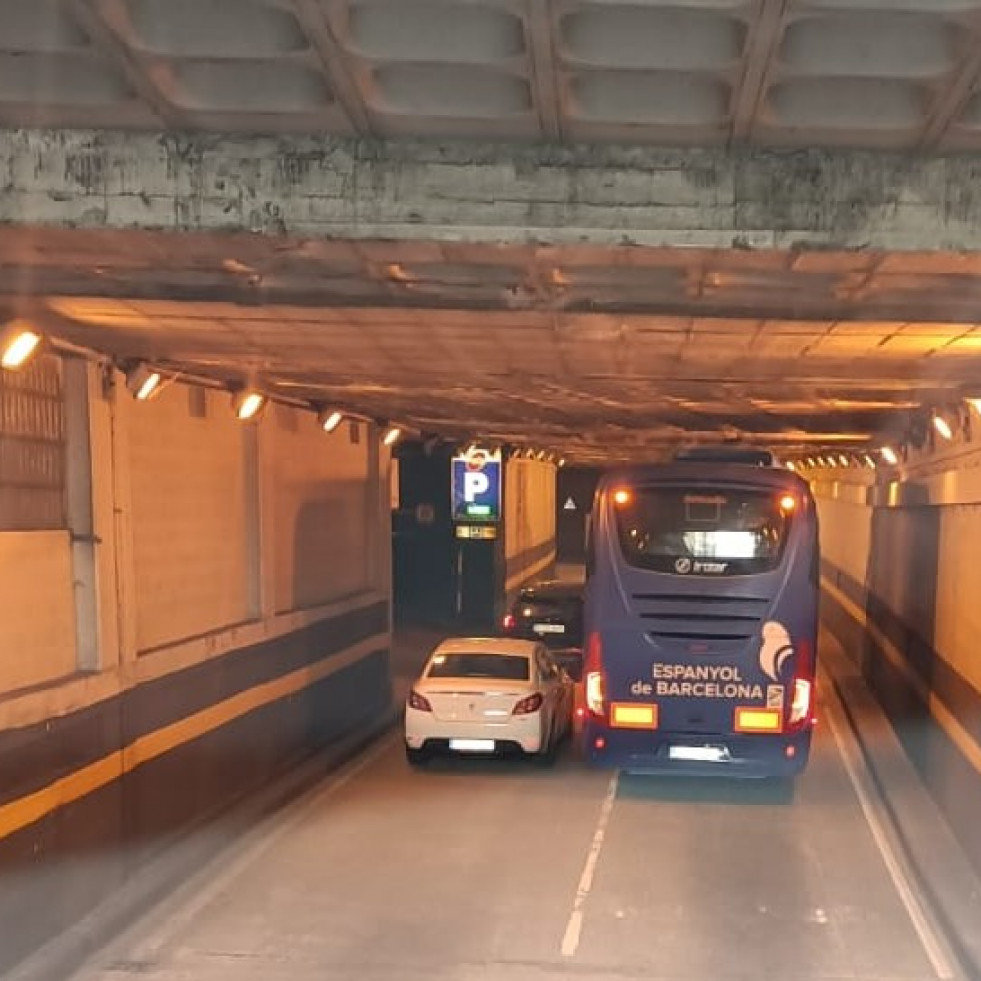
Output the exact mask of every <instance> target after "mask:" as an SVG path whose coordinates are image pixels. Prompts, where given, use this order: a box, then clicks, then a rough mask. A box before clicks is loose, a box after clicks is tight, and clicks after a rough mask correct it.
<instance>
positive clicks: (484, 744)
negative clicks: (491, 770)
mask: <svg viewBox="0 0 981 981" xmlns="http://www.w3.org/2000/svg"><path fill="white" fill-rule="evenodd" d="M450 749H452V750H453V751H454V752H455V753H493V752H494V740H493V739H451V740H450Z"/></svg>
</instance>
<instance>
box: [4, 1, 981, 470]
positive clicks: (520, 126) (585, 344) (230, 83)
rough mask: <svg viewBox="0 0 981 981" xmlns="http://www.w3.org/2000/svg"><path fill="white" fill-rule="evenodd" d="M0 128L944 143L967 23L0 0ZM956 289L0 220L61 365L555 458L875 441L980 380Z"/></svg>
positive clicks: (649, 252) (978, 83)
mask: <svg viewBox="0 0 981 981" xmlns="http://www.w3.org/2000/svg"><path fill="white" fill-rule="evenodd" d="M0 126H8V127H24V126H26V127H39V126H40V127H51V128H57V127H65V128H67V127H76V128H79V127H80V128H91V129H100V128H105V129H115V130H118V129H123V130H126V129H131V130H143V131H146V132H147V133H151V134H155V133H160V132H163V131H168V132H172V133H189V132H190V133H193V132H199V133H202V134H220V133H235V134H243V137H244V138H248V139H251V137H250V136H249V134H254V133H259V132H261V133H297V134H312V135H313V136H315V137H319V136H322V135H323V134H338V135H340V136H347V137H350V136H354V137H359V136H364V137H371V138H375V137H379V138H385V139H389V140H398V139H400V138H402V137H412V138H414V139H422V140H426V139H428V138H437V139H447V138H465V137H478V138H479V139H480V140H482V141H509V142H510V143H511V144H512V145H514V144H519V143H522V142H523V141H524V142H528V143H563V142H564V143H567V144H571V143H582V144H603V143H610V144H628V145H642V144H656V145H662V146H670V147H688V146H709V147H722V148H725V147H732V146H738V145H740V144H749V145H750V146H757V147H796V146H802V145H807V146H824V147H836V146H839V147H849V148H868V149H893V150H896V149H898V150H917V151H925V152H926V153H928V154H941V153H956V152H959V151H972V150H977V149H979V148H981V0H670V2H663V0H633V2H623V3H617V2H611V0H362V2H350V0H30V2H28V0H0ZM207 138H208V137H207V136H206V135H205V136H202V137H201V138H200V139H207ZM705 152H708V151H705ZM719 152H722V151H719ZM38 166H39V167H40V164H38ZM686 166H687V164H686ZM69 176H71V175H69ZM694 177H696V178H697V174H695V175H694ZM693 179H694V178H693ZM646 186H647V185H646V183H645V187H646ZM914 191H915V189H914V190H912V191H910V192H909V193H910V194H914ZM968 191H969V189H968V188H965V190H964V193H965V194H968ZM793 193H794V194H795V195H796V193H797V189H794V192H793ZM813 193H817V192H816V191H815V192H813ZM39 194H40V197H39V198H38V200H39V201H41V202H42V203H45V204H46V206H50V205H51V202H52V201H55V202H56V201H57V200H58V195H57V193H56V192H54V191H51V190H50V189H47V190H44V191H43V193H41V192H39ZM812 196H813V195H812ZM30 200H32V201H33V200H35V199H34V198H31V199H30ZM854 205H855V206H856V207H858V206H860V205H861V199H857V200H856V202H854ZM39 206H40V205H39ZM811 206H812V207H814V208H815V209H817V210H818V211H820V210H821V209H822V208H823V207H824V204H823V203H822V202H820V201H812V202H811ZM80 207H81V205H80ZM25 220H26V221H27V222H31V221H35V220H38V221H43V220H45V219H44V218H43V217H37V216H35V215H33V214H32V213H27V214H26V215H25ZM461 237H464V236H461ZM477 237H479V236H477ZM979 267H981V256H979V255H978V254H976V253H975V254H953V253H949V252H944V253H930V252H905V253H901V254H898V253H887V252H882V251H876V250H875V249H871V248H864V247H863V248H861V249H858V250H855V251H835V250H833V249H826V248H821V249H819V250H816V251H798V250H796V249H795V250H791V251H776V250H769V249H760V250H750V249H748V248H746V249H742V248H735V249H725V250H716V249H708V248H653V247H639V246H636V245H635V246H632V247H628V246H622V247H618V246H610V245H588V246H587V245H550V246H534V245H505V244H489V243H481V242H471V243H464V242H448V241H443V242H436V241H430V240H425V238H424V233H423V234H421V236H420V240H418V241H403V242H393V241H379V240H371V239H368V240H360V241H340V240H327V239H324V238H321V239H317V240H308V239H306V238H301V237H299V236H298V235H292V236H291V234H290V232H289V230H288V229H287V230H285V232H284V234H277V235H276V236H275V237H267V236H264V235H240V234H235V233H226V234H220V235H210V234H206V233H194V234H191V233H183V232H182V233H179V234H175V233H171V234H166V233H163V232H136V231H121V230H118V229H116V230H113V231H109V230H103V231H99V230H96V229H87V230H86V229H81V228H56V227H51V226H48V227H41V226H37V225H35V226H33V227H31V228H30V229H29V231H25V230H24V229H23V228H18V227H16V226H10V225H7V226H0V304H3V302H4V297H6V298H7V301H6V305H7V306H14V307H16V306H21V307H24V308H25V309H26V312H28V313H29V314H31V315H33V316H36V317H38V318H39V319H40V320H42V321H43V323H44V324H45V325H46V327H47V328H48V330H49V331H50V332H51V333H52V334H53V335H55V336H56V337H58V338H60V339H61V340H62V341H63V342H66V343H70V344H75V345H79V346H81V347H84V348H87V349H92V350H96V351H99V352H102V353H104V354H106V355H109V356H111V357H114V358H116V359H117V360H118V361H120V362H128V361H130V360H132V359H134V358H143V359H147V360H150V361H152V362H154V363H156V364H159V365H161V366H164V367H166V368H168V369H170V370H172V371H174V372H177V373H184V374H186V375H189V376H191V377H194V378H200V379H204V380H207V381H211V382H216V383H224V384H232V383H236V382H241V381H243V380H244V379H246V378H252V379H254V380H255V381H256V382H257V383H259V384H261V385H263V386H264V387H265V388H266V389H268V390H269V391H270V392H271V393H273V394H275V395H277V396H279V397H281V398H284V399H289V400H295V401H299V402H302V403H305V404H321V403H324V404H331V405H339V406H341V407H343V408H347V409H349V410H351V411H354V412H357V413H360V414H364V415H369V416H373V417H375V418H379V419H394V420H397V421H399V422H402V423H404V424H408V425H410V426H412V427H414V428H416V429H417V430H419V431H420V432H425V433H438V434H441V435H444V436H447V437H449V438H458V439H466V438H471V437H474V436H480V437H484V438H487V439H496V440H503V441H507V442H510V443H516V444H518V445H523V446H533V447H535V448H545V449H554V450H556V451H558V452H561V453H563V454H565V455H566V456H568V457H570V458H571V459H575V460H579V461H581V462H605V461H611V460H619V459H637V458H645V457H651V456H656V455H658V454H659V453H660V452H662V451H663V450H665V449H666V448H669V447H671V446H673V445H675V444H677V443H678V442H683V441H691V440H713V439H718V438H720V437H728V436H742V437H744V438H746V439H750V440H754V441H758V442H763V443H765V444H768V445H771V446H774V447H778V448H781V449H783V450H784V451H785V452H786V453H788V454H791V455H792V454H795V453H803V452H806V450H807V449H809V448H812V449H813V448H824V447H829V446H832V445H849V446H852V445H853V446H857V447H860V446H866V445H869V444H870V443H872V442H874V441H875V440H879V439H883V440H884V439H891V438H892V437H893V436H894V435H896V434H898V433H902V432H903V431H904V430H906V429H908V428H909V427H910V426H911V425H916V424H917V422H918V419H919V416H920V415H921V414H922V413H923V412H924V411H927V410H929V408H930V407H932V406H939V405H943V404H945V403H948V402H955V401H956V400H957V398H958V396H959V395H961V394H963V393H964V392H965V391H967V390H968V387H969V386H971V385H972V384H973V383H974V382H975V380H977V379H981V315H979V314H978V313H977V311H978V310H981V279H979V278H978V273H979V271H981V269H979ZM975 318H979V320H978V321H976V319H975Z"/></svg>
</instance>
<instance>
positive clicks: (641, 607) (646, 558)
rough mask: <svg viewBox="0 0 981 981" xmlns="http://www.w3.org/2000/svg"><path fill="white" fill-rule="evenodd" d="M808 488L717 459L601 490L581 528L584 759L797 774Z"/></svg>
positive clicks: (633, 472)
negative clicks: (583, 535) (583, 543)
mask: <svg viewBox="0 0 981 981" xmlns="http://www.w3.org/2000/svg"><path fill="white" fill-rule="evenodd" d="M818 568H819V561H818V527H817V514H816V512H815V506H814V499H813V497H812V496H811V493H810V490H809V488H808V485H807V483H806V482H805V481H804V480H802V479H801V478H800V477H799V476H797V475H796V474H794V473H793V472H791V471H790V470H788V469H785V468H784V467H782V466H778V465H776V464H775V463H774V461H773V458H772V456H771V455H770V454H769V453H767V452H766V451H751V450H746V449H728V448H720V449H718V450H712V449H708V448H706V449H703V450H693V451H689V452H688V453H687V454H679V457H678V458H676V460H675V462H673V463H665V464H651V465H643V466H633V467H624V468H622V469H617V470H613V471H610V472H608V473H606V474H604V475H603V477H602V478H601V479H600V482H599V485H598V487H597V490H596V495H595V499H594V502H593V509H592V513H591V516H590V521H589V531H588V543H587V563H586V573H587V579H586V595H585V633H586V650H585V662H584V665H583V683H584V697H585V719H584V723H583V740H584V750H585V754H586V758H587V759H588V760H589V761H590V762H592V763H595V764H598V765H605V766H611V767H619V768H622V769H625V770H629V771H634V772H651V771H661V770H663V771H673V772H679V773H687V774H710V773H714V774H723V775H732V776H744V777H786V776H793V775H796V774H797V773H799V772H800V771H801V770H802V769H803V768H804V766H805V765H806V763H807V758H808V754H809V751H810V743H811V729H812V725H813V721H814V720H813V698H814V679H815V667H816V655H817V622H818V590H819V583H818Z"/></svg>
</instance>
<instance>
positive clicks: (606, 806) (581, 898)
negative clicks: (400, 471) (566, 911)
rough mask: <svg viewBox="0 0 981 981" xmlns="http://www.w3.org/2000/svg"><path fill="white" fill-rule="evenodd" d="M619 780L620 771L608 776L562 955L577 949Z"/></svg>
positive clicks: (569, 954) (567, 927) (566, 929)
mask: <svg viewBox="0 0 981 981" xmlns="http://www.w3.org/2000/svg"><path fill="white" fill-rule="evenodd" d="M619 781H620V771H619V770H617V771H616V772H615V773H614V774H613V776H612V777H611V778H610V785H609V786H608V787H607V788H606V796H605V797H604V798H603V806H602V807H601V808H600V812H599V818H598V819H597V821H596V831H595V832H594V833H593V841H592V844H590V846H589V853H588V854H587V855H586V864H585V865H584V866H583V869H582V875H581V876H580V877H579V887H578V888H577V889H576V898H575V901H574V902H573V904H572V913H571V914H570V915H569V922H568V923H567V924H566V928H565V935H564V936H563V937H562V956H563V957H573V956H574V955H575V953H576V951H577V950H578V949H579V936H580V934H581V933H582V922H583V908H584V907H585V905H586V900H587V899H588V898H589V893H590V890H591V889H592V888H593V875H594V874H595V873H596V863H597V862H598V861H599V857H600V852H601V851H602V850H603V841H604V839H605V838H606V826H607V825H608V824H609V823H610V815H611V814H612V813H613V802H614V801H615V800H616V796H617V785H618V783H619Z"/></svg>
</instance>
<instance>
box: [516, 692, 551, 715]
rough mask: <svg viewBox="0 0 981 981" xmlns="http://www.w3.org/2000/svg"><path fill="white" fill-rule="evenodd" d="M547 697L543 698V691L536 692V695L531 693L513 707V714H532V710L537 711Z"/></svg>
mask: <svg viewBox="0 0 981 981" xmlns="http://www.w3.org/2000/svg"><path fill="white" fill-rule="evenodd" d="M544 701H545V699H543V698H542V695H541V692H537V691H536V692H535V694H534V695H529V696H528V697H527V698H522V699H521V701H520V702H518V704H517V705H515V707H514V708H513V709H511V714H512V715H531V714H532V712H537V711H538V710H539V709H540V708H541V707H542V703H543V702H544Z"/></svg>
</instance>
